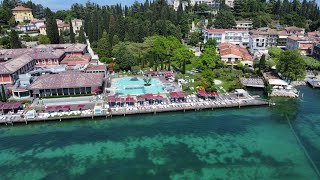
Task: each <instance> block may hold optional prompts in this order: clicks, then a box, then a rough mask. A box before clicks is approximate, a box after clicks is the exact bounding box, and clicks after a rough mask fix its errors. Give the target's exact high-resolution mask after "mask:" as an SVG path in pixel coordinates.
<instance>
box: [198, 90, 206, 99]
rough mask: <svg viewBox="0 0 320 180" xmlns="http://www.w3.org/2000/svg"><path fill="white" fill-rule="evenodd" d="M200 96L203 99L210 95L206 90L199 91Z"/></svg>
mask: <svg viewBox="0 0 320 180" xmlns="http://www.w3.org/2000/svg"><path fill="white" fill-rule="evenodd" d="M198 95H199V96H202V97H207V96H208V95H207V92H206V91H205V90H199V91H198Z"/></svg>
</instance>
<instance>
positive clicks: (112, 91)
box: [106, 76, 181, 96]
mask: <svg viewBox="0 0 320 180" xmlns="http://www.w3.org/2000/svg"><path fill="white" fill-rule="evenodd" d="M134 77H137V78H141V79H143V78H146V77H145V76H134ZM121 78H130V76H123V77H114V78H111V86H110V87H109V88H106V89H107V90H109V91H110V93H108V94H109V95H111V96H113V95H116V94H117V88H116V87H117V83H116V80H117V79H121ZM151 78H152V79H157V80H158V81H159V82H160V83H161V84H171V85H172V87H174V88H175V91H181V88H180V87H179V86H178V84H177V83H176V82H170V81H168V80H166V79H165V77H164V76H153V77H151ZM157 93H158V91H157V92H153V94H157ZM167 93H169V92H167V91H166V90H164V91H163V92H161V93H160V94H167ZM125 95H127V94H125ZM130 95H141V94H130Z"/></svg>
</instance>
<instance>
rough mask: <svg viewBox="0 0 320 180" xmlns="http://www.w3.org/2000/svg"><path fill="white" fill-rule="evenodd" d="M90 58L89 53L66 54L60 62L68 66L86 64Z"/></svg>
mask: <svg viewBox="0 0 320 180" xmlns="http://www.w3.org/2000/svg"><path fill="white" fill-rule="evenodd" d="M90 60H91V56H90V55H81V56H79V55H67V56H66V57H65V58H64V59H63V60H62V61H61V63H60V64H65V65H68V66H76V65H88V64H89V62H90Z"/></svg>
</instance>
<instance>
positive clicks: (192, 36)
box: [189, 32, 200, 46]
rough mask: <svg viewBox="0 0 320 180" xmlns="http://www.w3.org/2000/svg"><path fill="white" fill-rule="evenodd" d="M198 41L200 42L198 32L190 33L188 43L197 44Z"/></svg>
mask: <svg viewBox="0 0 320 180" xmlns="http://www.w3.org/2000/svg"><path fill="white" fill-rule="evenodd" d="M199 42H200V34H199V33H197V32H193V33H190V41H189V44H190V45H192V46H197V45H198V43H199Z"/></svg>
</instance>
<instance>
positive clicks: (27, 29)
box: [16, 23, 38, 32]
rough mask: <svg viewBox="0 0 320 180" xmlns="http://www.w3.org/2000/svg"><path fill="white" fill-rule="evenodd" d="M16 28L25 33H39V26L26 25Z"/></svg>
mask: <svg viewBox="0 0 320 180" xmlns="http://www.w3.org/2000/svg"><path fill="white" fill-rule="evenodd" d="M16 28H17V29H19V30H20V31H23V32H30V31H38V28H37V26H35V25H34V24H31V23H29V24H26V25H17V26H16Z"/></svg>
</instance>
